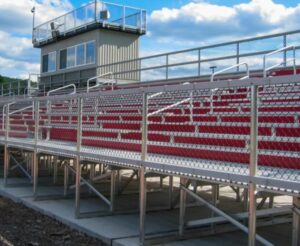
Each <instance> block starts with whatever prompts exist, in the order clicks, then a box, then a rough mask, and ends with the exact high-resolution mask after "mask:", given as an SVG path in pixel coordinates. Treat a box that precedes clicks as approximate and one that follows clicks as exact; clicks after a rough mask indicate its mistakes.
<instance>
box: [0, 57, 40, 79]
mask: <svg viewBox="0 0 300 246" xmlns="http://www.w3.org/2000/svg"><path fill="white" fill-rule="evenodd" d="M39 69H40V64H38V63H32V62H25V61H17V60H14V59H7V58H3V57H0V74H3V75H8V76H11V77H18V78H20V77H22V78H24V77H28V74H29V73H39ZM26 74H27V76H26Z"/></svg>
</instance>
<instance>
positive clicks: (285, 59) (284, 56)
mask: <svg viewBox="0 0 300 246" xmlns="http://www.w3.org/2000/svg"><path fill="white" fill-rule="evenodd" d="M286 38H287V37H286V34H285V35H283V47H286V44H287V40H286ZM286 61H287V51H286V50H285V51H284V52H283V64H284V66H285V67H286Z"/></svg>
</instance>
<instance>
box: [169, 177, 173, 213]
mask: <svg viewBox="0 0 300 246" xmlns="http://www.w3.org/2000/svg"><path fill="white" fill-rule="evenodd" d="M169 208H170V209H172V208H173V176H169Z"/></svg>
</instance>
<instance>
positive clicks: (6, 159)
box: [3, 104, 9, 186]
mask: <svg viewBox="0 0 300 246" xmlns="http://www.w3.org/2000/svg"><path fill="white" fill-rule="evenodd" d="M4 116H6V118H5V128H4V129H5V146H4V186H6V185H7V177H8V169H9V150H8V138H9V104H7V106H6V112H5V115H3V117H4Z"/></svg>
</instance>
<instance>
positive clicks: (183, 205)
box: [179, 177, 187, 237]
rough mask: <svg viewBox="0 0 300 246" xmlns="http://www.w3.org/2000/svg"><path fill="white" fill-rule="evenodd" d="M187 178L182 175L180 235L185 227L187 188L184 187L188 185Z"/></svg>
mask: <svg viewBox="0 0 300 246" xmlns="http://www.w3.org/2000/svg"><path fill="white" fill-rule="evenodd" d="M186 183H187V182H186V179H185V178H182V177H180V201H179V236H180V237H182V236H183V234H184V227H185V211H186V190H185V189H183V188H182V187H186Z"/></svg>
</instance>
